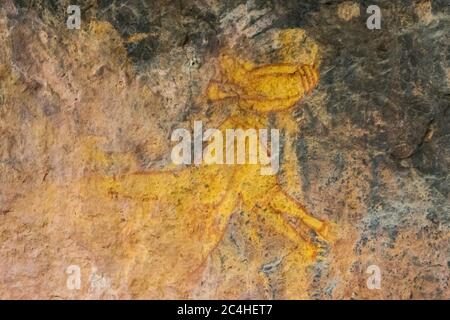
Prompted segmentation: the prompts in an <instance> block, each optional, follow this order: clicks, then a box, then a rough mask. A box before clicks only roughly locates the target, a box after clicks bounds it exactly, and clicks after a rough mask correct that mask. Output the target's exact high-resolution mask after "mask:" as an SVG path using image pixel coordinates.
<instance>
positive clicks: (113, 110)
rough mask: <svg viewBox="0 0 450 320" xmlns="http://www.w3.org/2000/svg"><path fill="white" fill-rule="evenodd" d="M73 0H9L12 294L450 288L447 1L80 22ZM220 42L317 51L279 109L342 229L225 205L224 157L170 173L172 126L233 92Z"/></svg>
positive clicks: (118, 6) (1, 19)
mask: <svg viewBox="0 0 450 320" xmlns="http://www.w3.org/2000/svg"><path fill="white" fill-rule="evenodd" d="M70 2H71V1H65V0H64V1H37V0H36V1H21V0H14V1H13V0H2V1H1V3H0V41H1V43H2V45H1V46H0V138H1V142H2V143H1V144H0V298H3V299H4V298H33V299H36V298H51V299H74V298H91V299H92V298H101V299H109V298H119V299H126V298H219V299H226V298H235V299H236V298H255V299H256V298H259V299H297V298H311V299H365V298H371V299H381V298H386V299H393V298H400V299H409V298H415V299H448V298H450V289H449V279H450V276H449V268H450V242H449V240H450V239H449V234H450V233H449V231H450V229H449V225H450V111H449V109H450V65H449V61H450V56H449V55H450V51H449V43H450V39H449V34H450V20H449V19H450V9H449V6H448V1H445V0H434V1H387V0H386V1H373V2H371V1H345V2H343V1H322V0H321V1H317V0H311V1H297V0H292V1H290V0H289V1H247V2H245V1H215V0H206V1H180V2H178V1H177V2H175V1H158V0H151V1H144V0H142V1H137V0H136V1H131V0H130V1H80V2H82V3H83V4H81V5H80V6H81V11H82V25H81V29H80V30H76V29H75V30H68V29H67V28H66V19H67V13H66V9H67V6H68V5H69V4H71V3H70ZM370 4H377V5H379V6H380V8H381V10H382V22H381V29H380V30H368V29H367V27H366V19H367V17H368V14H366V8H367V6H368V5H370ZM411 4H412V5H411ZM224 54H227V55H229V56H232V57H234V58H233V59H234V60H233V61H245V63H247V64H248V65H250V64H251V65H252V67H257V66H267V65H269V66H272V65H276V64H278V63H286V64H293V65H294V64H308V65H311V64H316V65H317V66H318V68H319V72H320V80H319V82H318V85H317V87H316V88H315V89H314V91H313V92H312V93H311V95H309V96H307V97H305V98H304V99H302V100H301V101H298V102H296V103H295V105H294V106H293V107H292V108H291V109H289V110H287V111H285V112H284V113H276V112H272V113H269V114H268V115H267V119H266V120H268V123H269V124H270V126H272V127H276V128H280V130H282V150H283V153H282V156H281V157H282V170H281V172H280V174H279V177H278V178H279V180H278V182H277V183H278V186H279V187H280V188H282V189H283V190H285V191H286V193H288V194H289V195H290V196H291V197H293V198H295V199H296V201H297V202H298V203H301V204H302V205H303V206H304V207H305V212H307V213H308V216H311V217H314V218H315V219H317V220H320V221H323V222H326V223H327V225H328V224H329V225H330V226H332V229H333V232H330V234H333V236H330V237H321V235H320V233H321V232H320V231H321V230H320V228H317V229H315V228H314V227H309V228H308V227H305V225H304V224H303V225H302V223H301V221H300V220H301V219H300V220H299V219H295V218H292V217H291V218H289V217H288V218H286V221H287V222H288V223H287V224H284V225H282V224H281V222H280V221H281V220H280V219H281V218H279V217H281V215H278V216H277V215H271V213H270V212H268V211H267V210H269V209H268V208H266V207H265V202H264V201H263V200H262V197H263V196H264V195H263V194H262V195H261V194H258V193H255V194H254V197H253V198H250V200H248V199H242V201H240V202H237V203H234V205H233V206H228V207H226V208H223V207H220V206H216V205H215V202H214V201H215V199H218V198H221V197H222V195H223V194H226V195H228V194H233V193H238V191H237V189H235V188H234V187H233V186H232V185H228V184H226V183H224V181H228V180H226V179H227V174H228V173H227V171H226V170H224V171H214V170H212V171H208V170H209V169H202V168H200V169H198V170H197V169H187V170H184V171H183V173H180V174H179V175H175V176H171V175H168V174H166V173H165V171H164V170H167V168H168V167H170V152H171V147H172V144H171V142H170V136H171V133H172V131H173V130H174V129H175V128H181V127H185V128H190V126H191V124H192V121H193V120H202V121H203V122H204V125H205V126H208V127H218V126H219V124H220V123H222V122H223V120H224V119H225V118H227V116H228V115H229V114H232V113H233V110H235V109H236V106H237V105H238V104H239V103H238V102H236V101H234V102H233V101H228V102H221V103H214V101H210V99H209V100H208V99H207V95H206V92H207V88H208V85H209V83H210V81H211V80H213V79H219V76H220V74H221V72H222V73H223V72H224V70H223V69H224V67H223V64H222V69H221V61H223V60H221V59H222V58H221V57H223V56H224ZM249 68H250V67H249ZM268 79H269V80H268V82H267V83H268V84H273V83H274V81H273V79H274V78H270V77H269V78H268ZM271 81H272V82H271ZM281 91H282V90H281ZM280 94H282V92H281V93H280ZM238 117H240V118H239V119H240V120H242V119H246V118H245V117H250V118H251V119H252V121H253V120H254V121H255V123H256V122H257V120H255V119H253V118H252V117H253V116H252V115H248V114H244V113H239V114H238ZM290 151H291V152H290ZM189 170H191V171H189ZM202 170H203V171H202ZM155 172H156V174H154V173H155ZM261 183H262V182H260V181H259V180H258V179H257V178H255V180H254V184H255V186H261V185H263V184H261ZM264 183H265V182H264ZM255 189H257V188H256V187H255ZM239 190H241V189H239ZM249 190H251V191H254V190H253V189H249ZM239 192H240V191H239ZM224 197H225V196H224ZM225 198H226V197H225ZM249 201H250V202H249ZM224 203H225V204H226V202H224ZM248 203H252V204H253V205H254V207H255V208H257V209H260V210H259V211H262V212H259V214H257V215H256V214H255V212H256V210H253V209H254V208H253V207H249V206H248ZM266 209H267V210H266ZM290 209H292V210H297V209H296V208H295V207H291V208H290ZM223 210H225V211H223ZM269 211H270V210H269ZM287 211H289V210H287ZM225 213H226V214H225ZM289 214H293V212H287V215H288V216H289ZM273 217H275V218H273ZM283 228H284V229H283ZM292 230H295V231H296V232H298V233H301V232H303V234H304V235H305V236H304V238H305V241H304V242H305V243H301V241H300V242H299V243H297V242H296V240H295V239H294V240H293V238H292V236H291V235H292V234H293V233H292ZM301 230H303V231H301ZM308 242H309V243H308ZM309 245H311V248H312V249H311V250H312V251H314V252H315V253H314V254H313V255H312V256H311V255H308V254H307V253H308V252H310V249H309V248H310V247H308V246H309ZM316 249H317V252H316V251H315V250H316ZM370 265H376V266H378V267H379V268H380V271H381V288H380V289H375V290H370V289H369V288H368V286H367V284H366V281H367V278H368V277H369V276H370V274H367V273H366V270H367V268H368V267H369V266H370ZM69 266H78V267H79V270H80V272H81V285H80V287H79V289H76V288H75V289H74V288H73V287H70V285H68V279H69V280H70V279H73V278H70V277H71V276H73V274H68V273H67V271H68V267H69ZM70 270H73V269H71V268H70V267H69V271H70ZM69 282H70V281H69ZM69 284H70V283H69Z"/></svg>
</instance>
